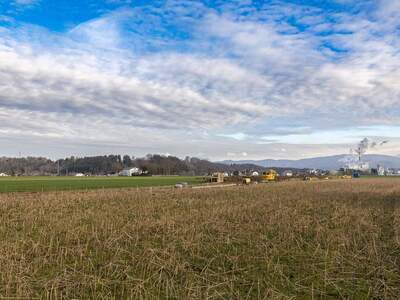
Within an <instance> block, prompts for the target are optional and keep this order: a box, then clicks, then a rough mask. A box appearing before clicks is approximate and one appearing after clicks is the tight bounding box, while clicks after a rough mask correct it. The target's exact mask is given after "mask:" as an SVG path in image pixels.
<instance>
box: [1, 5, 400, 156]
mask: <svg viewBox="0 0 400 300" xmlns="http://www.w3.org/2000/svg"><path fill="white" fill-rule="evenodd" d="M25 2H26V1H25ZM394 3H395V2H391V1H388V0H387V1H381V3H380V4H379V10H378V11H377V13H370V14H368V13H363V12H361V13H357V14H355V15H354V14H353V15H351V14H349V13H347V12H343V11H342V12H334V13H332V12H326V11H324V10H322V9H319V8H315V7H307V6H299V5H285V4H283V3H281V2H273V3H268V4H265V5H262V6H260V7H254V6H252V5H250V4H249V5H246V4H244V3H243V4H242V5H240V6H237V5H235V6H231V7H229V6H221V7H220V8H219V9H216V8H209V7H206V6H205V5H202V4H198V6H197V7H192V6H190V5H189V2H185V1H179V2H169V4H167V5H165V6H162V7H150V6H148V7H146V6H145V7H138V8H123V9H120V10H116V11H113V12H110V13H107V14H105V15H103V16H101V17H99V18H97V19H92V20H89V21H88V22H85V23H82V24H79V25H78V26H76V27H74V28H72V29H71V30H69V31H68V32H65V33H54V32H50V31H48V30H46V29H45V28H38V27H35V26H32V25H27V24H19V25H16V26H13V27H3V28H0V120H1V123H2V128H1V130H0V135H2V136H3V137H4V138H7V136H10V137H11V136H12V137H16V136H24V137H26V139H27V141H28V140H29V139H31V140H34V139H40V138H43V139H46V140H48V139H54V140H58V139H63V138H64V139H67V140H69V141H71V142H72V143H73V142H76V143H78V142H79V141H87V142H89V143H93V144H96V145H99V144H104V145H105V144H107V143H112V144H114V143H118V141H120V142H121V141H124V142H121V143H123V144H125V145H126V147H129V146H131V147H135V145H136V144H137V143H136V141H138V140H139V139H142V140H143V141H146V142H143V144H145V145H146V147H147V149H149V150H151V149H157V144H158V145H159V146H160V149H161V148H162V150H160V151H164V152H173V151H171V150H169V149H165V148H168V147H169V148H174V149H178V148H179V147H177V146H176V145H174V144H180V143H184V142H185V141H187V140H188V139H191V140H193V141H197V139H193V138H192V137H201V143H204V145H208V148H207V147H205V148H206V149H203V150H202V152H203V153H206V156H209V157H211V158H213V157H214V155H213V154H212V153H213V152H216V151H219V149H224V150H223V151H225V152H232V153H233V152H237V153H243V152H246V153H247V152H249V156H250V155H251V151H247V150H246V149H245V148H246V147H248V145H249V141H248V140H247V141H246V139H244V138H243V139H240V140H235V139H230V138H229V136H235V134H236V136H238V135H237V133H238V132H240V133H243V135H241V136H242V137H243V136H251V137H252V142H251V143H252V144H251V145H252V146H251V147H254V149H256V148H257V147H261V146H257V145H259V144H260V142H263V141H268V140H273V141H278V142H279V135H283V136H284V135H286V133H285V132H287V135H292V134H293V132H294V134H295V135H296V127H299V128H306V129H307V132H309V133H312V132H321V130H322V131H324V130H325V131H326V132H328V134H329V131H334V130H337V129H338V128H340V129H343V128H355V127H357V126H371V127H373V126H381V125H383V124H384V125H386V126H391V127H392V128H393V127H396V126H399V125H400V117H399V116H400V109H399V107H400V88H399V86H398V82H399V79H400V71H399V70H400V68H399V66H400V54H399V52H398V50H397V49H399V43H400V38H398V36H397V35H395V34H393V33H394V31H395V30H396V29H395V28H396V25H398V24H397V22H398V21H397V19H396V18H395V17H393V16H394V15H395V14H396V13H395V12H394V11H395V4H394ZM21 4H22V3H21ZM25 4H28V3H25ZM293 20H295V21H293ZM138 24H140V25H138ZM152 28H157V30H153V29H152ZM167 28H168V30H167ZM171 28H172V29H171ZM182 28H185V29H184V30H183V29H182ZM16 119H17V120H18V122H15V120H16ZM293 120H295V122H293ZM291 126H292V128H289V129H288V127H291ZM282 128H285V130H284V131H282ZM302 131H303V130H300V132H302ZM147 135H149V136H153V137H154V138H148V137H145V136H147ZM221 136H226V137H227V138H226V139H224V140H223V142H221V143H222V144H223V145H221V144H220V142H218V139H220V138H221ZM354 138H357V139H358V137H354ZM283 140H285V139H282V141H283ZM152 142H153V143H152ZM298 142H299V144H301V143H302V142H301V140H299V141H298ZM338 143H340V141H339V142H338ZM345 143H347V141H344V140H343V144H345ZM189 144H190V145H192V147H193V149H192V150H191V149H190V148H188V149H187V151H188V153H193V154H195V153H194V152H196V151H197V150H196V148H197V146H196V145H195V142H193V143H188V145H189ZM273 144H274V143H273V142H272V143H270V147H275V146H274V145H273ZM229 147H232V148H235V149H236V150H235V151H229ZM240 147H242V149H239V148H240ZM303 147H304V152H305V153H306V152H307V151H308V150H307V149H308V146H303ZM320 147H321V148H323V149H325V150H324V151H326V146H322V145H321V146H320ZM346 147H347V145H346V146H344V147H343V148H346ZM282 148H285V149H286V148H287V147H283V146H282V145H279V146H278V148H277V149H279V150H277V151H278V152H277V153H280V152H279V151H280V149H282ZM99 149H100V148H99ZM207 149H209V150H208V152H207ZM225 149H226V150H225ZM396 149H397V148H396ZM141 151H143V150H141ZM391 151H397V150H391ZM155 152H158V151H157V150H155ZM284 152H285V153H284V155H287V156H289V155H293V151H284ZM307 153H308V152H307ZM316 153H319V151H316ZM392 154H396V153H394V152H393V153H392ZM257 155H259V154H257ZM218 158H222V157H218Z"/></svg>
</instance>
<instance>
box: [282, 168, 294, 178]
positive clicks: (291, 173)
mask: <svg viewBox="0 0 400 300" xmlns="http://www.w3.org/2000/svg"><path fill="white" fill-rule="evenodd" d="M282 175H283V176H285V177H292V176H293V171H292V170H286V171H284V172H283V173H282Z"/></svg>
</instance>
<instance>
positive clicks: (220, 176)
mask: <svg viewBox="0 0 400 300" xmlns="http://www.w3.org/2000/svg"><path fill="white" fill-rule="evenodd" d="M208 181H209V182H215V183H223V182H224V173H220V172H216V173H213V174H212V175H211V176H210V177H208Z"/></svg>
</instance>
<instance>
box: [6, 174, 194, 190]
mask: <svg viewBox="0 0 400 300" xmlns="http://www.w3.org/2000/svg"><path fill="white" fill-rule="evenodd" d="M178 182H187V183H189V184H196V183H200V182H201V178H199V177H194V176H151V177H56V176H54V177H50V176H48V177H43V176H35V177H34V176H32V177H4V178H0V193H6V192H42V191H65V190H82V189H102V188H126V187H151V186H154V187H155V186H172V185H175V184H176V183H178Z"/></svg>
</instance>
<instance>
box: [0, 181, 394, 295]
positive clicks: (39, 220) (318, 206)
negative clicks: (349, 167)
mask: <svg viewBox="0 0 400 300" xmlns="http://www.w3.org/2000/svg"><path fill="white" fill-rule="evenodd" d="M399 203H400V180H396V179H387V180H375V179H366V180H348V181H346V180H344V181H326V182H325V181H324V182H286V183H285V182H282V183H277V184H265V185H262V184H259V185H256V186H249V187H247V186H243V187H233V188H222V189H207V190H190V189H186V190H185V189H183V190H171V189H168V190H167V189H165V190H163V189H153V190H152V191H150V190H149V189H147V188H146V189H141V190H140V189H139V191H138V190H136V189H125V190H97V191H90V190H89V191H76V192H49V193H30V194H27V193H15V194H0V298H1V297H4V298H7V297H8V298H18V299H22V298H27V299H32V298H40V299H42V298H48V299H54V298H57V299H61V298H64V299H126V298H134V299H141V298H142V299H157V298H161V299H167V298H169V299H397V298H398V297H399V295H400V206H399Z"/></svg>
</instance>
